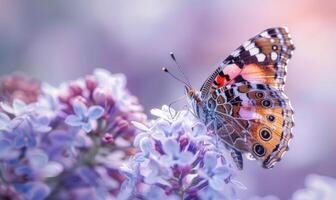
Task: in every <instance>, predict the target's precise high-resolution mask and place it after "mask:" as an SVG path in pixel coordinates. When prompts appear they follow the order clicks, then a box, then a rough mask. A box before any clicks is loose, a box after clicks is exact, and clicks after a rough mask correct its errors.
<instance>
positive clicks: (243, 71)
mask: <svg viewBox="0 0 336 200" xmlns="http://www.w3.org/2000/svg"><path fill="white" fill-rule="evenodd" d="M293 50H294V45H293V42H292V40H291V36H290V34H289V33H288V29H287V28H286V27H278V28H270V29H267V30H265V31H263V32H261V33H260V34H258V35H257V36H255V37H253V38H251V39H250V40H248V41H246V42H245V43H244V44H243V45H241V46H240V47H239V48H238V49H237V50H235V51H234V52H233V53H232V54H231V55H230V56H229V57H227V58H226V59H225V60H224V61H223V62H222V63H221V64H220V66H219V67H218V68H217V69H216V71H215V72H214V73H213V74H212V75H211V76H210V77H209V78H208V79H207V80H206V81H205V83H204V84H203V86H202V88H201V93H202V97H203V98H205V97H206V96H208V95H209V94H211V93H212V91H214V90H216V89H218V88H221V87H225V86H228V85H231V84H234V83H238V82H244V81H249V82H252V83H260V84H267V85H271V86H273V87H274V88H276V89H278V90H283V87H284V84H285V79H286V71H287V63H288V61H289V59H290V58H291V55H292V51H293Z"/></svg>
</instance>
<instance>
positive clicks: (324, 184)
mask: <svg viewBox="0 0 336 200" xmlns="http://www.w3.org/2000/svg"><path fill="white" fill-rule="evenodd" d="M305 185H306V188H304V189H301V190H298V191H296V192H295V193H294V194H293V197H292V200H329V199H334V198H335V197H336V179H334V178H331V177H326V176H319V175H315V174H312V175H309V176H307V177H306V184H305Z"/></svg>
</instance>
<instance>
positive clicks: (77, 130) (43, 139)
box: [0, 69, 146, 200]
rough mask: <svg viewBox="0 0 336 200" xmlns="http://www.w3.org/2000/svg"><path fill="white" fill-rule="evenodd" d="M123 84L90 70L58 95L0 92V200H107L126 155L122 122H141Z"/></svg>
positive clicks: (130, 133) (129, 150)
mask: <svg viewBox="0 0 336 200" xmlns="http://www.w3.org/2000/svg"><path fill="white" fill-rule="evenodd" d="M6 80H12V79H11V78H7V79H6ZM20 80H21V79H20ZM23 80H26V79H23ZM10 83H13V81H12V82H10ZM15 83H16V82H15ZM20 83H22V84H26V82H25V81H21V82H20ZM125 83H126V80H125V77H124V76H123V75H112V74H110V73H109V72H107V71H105V70H102V69H98V70H96V71H95V72H94V75H90V76H87V77H86V78H84V79H78V80H76V81H71V82H67V83H62V84H61V85H60V87H52V86H50V85H48V84H37V85H38V86H39V87H38V88H35V87H34V88H35V90H36V91H35V92H34V94H37V95H35V96H31V98H29V99H27V98H24V96H20V97H18V96H15V95H11V94H10V93H9V94H8V93H7V92H8V91H11V90H9V89H8V88H6V87H3V88H1V87H0V92H1V91H6V94H8V96H6V97H3V98H1V100H2V101H1V102H0V107H1V109H0V145H1V148H0V183H1V188H0V197H4V198H5V197H8V198H11V199H25V200H40V199H41V200H42V199H46V198H47V199H80V200H81V199H92V200H96V199H97V200H105V199H107V200H108V199H115V197H116V195H117V194H118V191H119V188H120V187H121V183H122V181H123V180H124V179H125V175H126V174H121V173H120V172H119V170H118V169H119V167H120V166H121V165H122V164H123V162H124V160H125V159H126V158H128V157H129V156H130V155H132V154H133V152H134V147H133V146H132V141H133V138H134V137H135V133H136V129H135V128H134V127H133V125H132V124H131V123H130V122H131V121H136V122H138V123H145V121H146V116H145V115H144V114H143V113H142V111H143V109H142V106H141V105H140V104H139V103H138V100H137V99H136V98H135V97H134V96H132V95H131V94H130V93H129V92H128V90H127V88H126V85H125ZM3 85H5V86H7V85H8V84H3V83H1V81H0V86H3ZM9 85H10V84H9ZM40 86H42V88H41V87H40ZM11 88H15V92H16V93H17V94H24V93H27V92H28V91H31V89H32V88H30V87H28V86H27V87H25V86H22V87H19V88H16V87H11ZM21 88H24V89H26V90H27V91H26V90H25V91H21V92H20V89H21ZM28 93H29V92H28ZM32 93H33V92H32ZM15 97H18V98H15ZM5 192H8V194H5ZM4 195H7V196H4Z"/></svg>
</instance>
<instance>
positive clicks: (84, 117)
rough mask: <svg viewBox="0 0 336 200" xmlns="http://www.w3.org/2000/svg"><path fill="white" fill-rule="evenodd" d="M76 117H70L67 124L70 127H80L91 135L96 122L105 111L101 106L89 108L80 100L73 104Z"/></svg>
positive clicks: (66, 121) (66, 120)
mask: <svg viewBox="0 0 336 200" xmlns="http://www.w3.org/2000/svg"><path fill="white" fill-rule="evenodd" d="M72 106H73V108H74V112H75V114H74V115H68V116H67V118H66V119H65V123H67V124H68V125H70V126H79V127H81V128H82V129H83V130H84V131H85V132H87V133H89V132H91V131H92V129H93V125H94V122H96V120H97V119H99V118H100V117H101V116H102V115H103V113H104V109H103V108H102V107H101V106H91V107H90V108H87V107H86V105H85V104H84V103H82V102H81V101H79V100H76V101H74V102H73V105H72Z"/></svg>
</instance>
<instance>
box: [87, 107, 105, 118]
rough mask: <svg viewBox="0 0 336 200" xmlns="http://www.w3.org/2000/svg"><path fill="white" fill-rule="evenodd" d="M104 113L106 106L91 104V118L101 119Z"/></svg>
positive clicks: (89, 113)
mask: <svg viewBox="0 0 336 200" xmlns="http://www.w3.org/2000/svg"><path fill="white" fill-rule="evenodd" d="M103 114H104V108H102V107H101V106H91V107H90V108H89V111H88V117H89V119H91V120H96V119H99V118H100V117H101V116H102V115H103Z"/></svg>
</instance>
